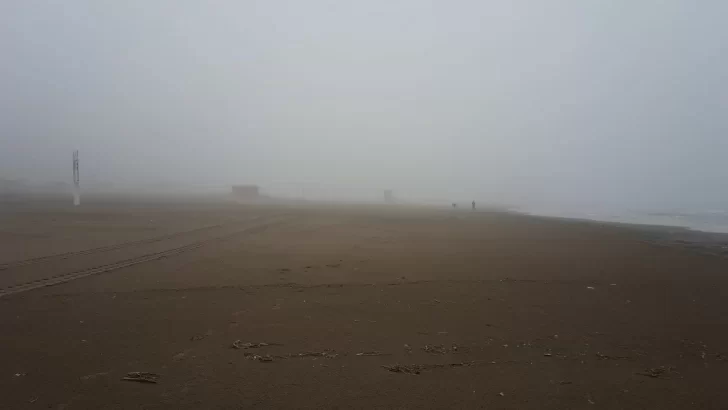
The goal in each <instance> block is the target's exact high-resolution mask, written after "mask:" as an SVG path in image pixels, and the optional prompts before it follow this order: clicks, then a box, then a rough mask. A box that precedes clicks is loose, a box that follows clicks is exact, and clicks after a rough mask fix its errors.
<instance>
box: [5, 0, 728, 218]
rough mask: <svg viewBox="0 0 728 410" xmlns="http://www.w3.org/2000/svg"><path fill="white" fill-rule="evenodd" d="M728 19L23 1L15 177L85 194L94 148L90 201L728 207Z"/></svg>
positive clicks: (8, 70) (723, 9) (721, 10)
mask: <svg viewBox="0 0 728 410" xmlns="http://www.w3.org/2000/svg"><path fill="white" fill-rule="evenodd" d="M726 15H728V3H727V2H725V1H720V0H716V1H711V0H701V1H692V0H683V1H649V0H644V1H634V0H623V1H620V0H603V1H598V0H595V1H582V0H570V1H567V0H548V1H547V0H531V1H518V0H502V1H485V0H484V1H475V0H473V1H424V0H399V1H398V0H387V1H384V0H383V1H375V0H369V1H357V2H349V1H337V0H331V1H320V0H307V1H275V0H264V1H242V0H241V1H233V0H231V1H202V0H198V1H184V0H174V1H163V0H153V1H149V0H139V1H134V0H126V1H99V0H86V1H81V0H64V1H60V0H47V1H40V0H37V1H36V0H6V1H3V2H0V58H1V59H2V64H0V177H5V178H14V177H25V178H28V179H34V180H67V181H70V179H71V166H70V157H71V151H72V150H73V149H79V150H80V151H81V171H82V174H81V176H82V185H83V184H84V183H87V184H90V183H93V182H94V181H108V182H114V183H118V184H127V185H128V184H150V183H158V182H181V183H184V184H191V185H199V186H213V185H214V186H223V185H225V184H230V183H245V182H251V183H259V184H261V185H263V186H266V185H267V186H271V187H286V186H295V185H296V184H304V183H305V184H307V186H309V187H313V186H320V187H328V188H325V189H329V190H330V191H340V192H344V191H346V190H347V189H348V190H349V191H350V192H352V193H353V192H359V193H364V192H367V193H368V192H378V190H380V189H383V188H392V189H394V190H395V192H404V193H406V194H410V195H412V196H417V197H433V198H434V197H439V198H448V199H449V198H457V199H461V200H464V199H470V198H477V199H480V200H483V201H485V200H494V201H500V202H514V203H529V202H530V203H533V202H536V203H539V202H560V203H561V202H563V203H583V204H587V205H588V204H607V205H610V206H611V205H614V206H657V207H671V206H726V205H728V183H727V182H728V160H727V159H726V158H727V157H728V155H727V154H728V133H727V131H728V115H726V108H727V107H728V98H727V97H728V86H727V85H726V79H725V76H726V73H728V57H727V56H728V26H726V25H725V24H724V19H725V16H726ZM343 187H348V188H347V189H344V188H343ZM309 189H313V188H309ZM322 189H324V188H322ZM362 195H363V194H362ZM367 195H368V194H367Z"/></svg>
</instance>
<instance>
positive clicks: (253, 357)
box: [244, 353, 273, 362]
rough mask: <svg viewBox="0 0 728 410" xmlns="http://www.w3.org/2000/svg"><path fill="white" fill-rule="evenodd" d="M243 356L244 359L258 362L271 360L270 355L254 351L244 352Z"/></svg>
mask: <svg viewBox="0 0 728 410" xmlns="http://www.w3.org/2000/svg"><path fill="white" fill-rule="evenodd" d="M244 356H245V358H246V359H249V360H257V361H259V362H272V361H273V356H271V355H269V354H264V355H260V354H256V353H245V354H244Z"/></svg>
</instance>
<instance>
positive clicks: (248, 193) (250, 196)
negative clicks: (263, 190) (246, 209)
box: [232, 185, 260, 201]
mask: <svg viewBox="0 0 728 410" xmlns="http://www.w3.org/2000/svg"><path fill="white" fill-rule="evenodd" d="M232 196H233V198H235V199H237V200H240V201H252V200H256V199H258V198H260V188H258V186H257V185H233V189H232Z"/></svg>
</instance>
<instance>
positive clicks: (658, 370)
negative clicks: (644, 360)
mask: <svg viewBox="0 0 728 410" xmlns="http://www.w3.org/2000/svg"><path fill="white" fill-rule="evenodd" d="M671 373H676V372H675V368H674V367H672V366H660V367H653V368H652V369H647V370H645V371H644V372H643V373H637V374H639V375H640V376H647V377H652V378H654V379H660V378H666V377H669V375H670V374H671Z"/></svg>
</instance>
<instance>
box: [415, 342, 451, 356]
mask: <svg viewBox="0 0 728 410" xmlns="http://www.w3.org/2000/svg"><path fill="white" fill-rule="evenodd" d="M422 350H424V351H425V352H427V353H430V354H445V353H457V352H458V345H456V344H454V343H453V345H452V346H450V348H447V347H445V346H444V345H424V346H423V347H422Z"/></svg>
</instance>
